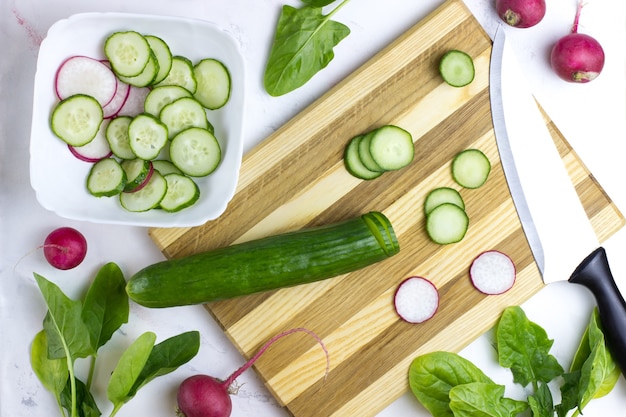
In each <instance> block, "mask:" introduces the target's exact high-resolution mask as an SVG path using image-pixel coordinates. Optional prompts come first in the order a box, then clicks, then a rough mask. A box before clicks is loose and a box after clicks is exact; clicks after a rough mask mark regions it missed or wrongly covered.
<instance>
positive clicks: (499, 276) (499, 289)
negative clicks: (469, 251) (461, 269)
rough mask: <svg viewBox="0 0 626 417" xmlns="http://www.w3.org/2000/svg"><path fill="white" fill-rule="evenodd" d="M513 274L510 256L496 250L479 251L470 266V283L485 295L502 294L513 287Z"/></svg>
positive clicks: (514, 272)
mask: <svg viewBox="0 0 626 417" xmlns="http://www.w3.org/2000/svg"><path fill="white" fill-rule="evenodd" d="M515 276H516V271H515V264H514V263H513V261H512V260H511V258H510V257H509V256H508V255H506V254H504V253H502V252H500V251H497V250H488V251H485V252H483V253H481V254H480V255H478V256H477V257H476V258H475V259H474V261H473V262H472V265H471V266H470V279H471V280H472V284H473V285H474V287H475V288H476V289H477V290H478V291H480V292H482V293H483V294H487V295H498V294H503V293H505V292H507V291H508V290H510V289H511V288H513V284H515Z"/></svg>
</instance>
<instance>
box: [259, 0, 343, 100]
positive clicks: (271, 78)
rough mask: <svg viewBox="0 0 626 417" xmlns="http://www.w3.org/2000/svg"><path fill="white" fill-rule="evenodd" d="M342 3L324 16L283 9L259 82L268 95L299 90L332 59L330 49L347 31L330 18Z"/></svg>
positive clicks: (315, 11)
mask: <svg viewBox="0 0 626 417" xmlns="http://www.w3.org/2000/svg"><path fill="white" fill-rule="evenodd" d="M345 2H346V0H344V2H342V3H341V4H340V5H339V6H338V7H337V8H336V9H335V10H333V12H331V13H330V14H328V15H323V14H322V9H321V8H319V7H309V6H305V7H303V8H301V9H296V8H294V7H291V6H288V5H285V6H283V9H282V12H281V14H280V18H279V20H278V23H277V26H276V34H275V36H274V41H273V43H272V49H271V51H270V55H269V59H268V62H267V66H266V68H265V75H264V80H263V81H264V85H265V90H266V91H267V92H268V93H269V94H270V95H272V96H280V95H283V94H286V93H288V92H290V91H293V90H295V89H296V88H298V87H301V86H302V85H304V84H305V83H306V82H307V81H309V80H310V79H311V78H312V77H313V76H314V75H315V74H316V73H317V72H318V71H320V70H321V69H323V68H325V67H326V66H327V65H328V63H329V62H330V61H331V60H332V59H333V58H334V52H333V48H334V47H335V46H336V45H337V44H339V42H341V40H343V39H344V38H345V37H346V36H348V34H350V29H349V28H348V27H347V26H345V25H344V24H342V23H339V22H335V21H333V20H331V19H330V17H331V16H332V14H333V13H335V12H336V11H337V10H338V9H339V7H341V6H342V5H343V4H344V3H345Z"/></svg>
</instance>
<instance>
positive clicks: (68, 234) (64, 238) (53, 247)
mask: <svg viewBox="0 0 626 417" xmlns="http://www.w3.org/2000/svg"><path fill="white" fill-rule="evenodd" d="M42 247H43V254H44V256H45V258H46V260H47V261H48V263H49V264H50V265H52V266H53V267H55V268H57V269H62V270H66V269H72V268H75V267H77V266H78V265H80V263H81V262H82V261H83V260H84V259H85V256H86V255H87V240H86V239H85V236H83V234H82V233H80V232H79V231H78V230H76V229H74V228H71V227H60V228H58V229H55V230H53V231H52V232H50V234H48V236H47V237H46V239H45V241H44V243H43V246H42Z"/></svg>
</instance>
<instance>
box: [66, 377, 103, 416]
mask: <svg viewBox="0 0 626 417" xmlns="http://www.w3.org/2000/svg"><path fill="white" fill-rule="evenodd" d="M70 387H71V384H70V383H69V381H68V383H67V385H66V387H65V390H64V391H63V395H62V397H61V401H62V405H63V408H65V409H66V410H68V411H71V406H72V393H71V388H70ZM75 387H76V402H77V403H78V406H77V416H78V417H100V416H101V415H102V413H101V412H100V409H99V408H98V405H97V404H96V400H95V399H94V398H93V395H92V394H91V392H90V391H89V388H87V386H86V385H85V383H84V382H83V381H81V380H80V379H78V378H76V379H75Z"/></svg>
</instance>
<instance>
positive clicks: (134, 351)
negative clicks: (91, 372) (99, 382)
mask: <svg viewBox="0 0 626 417" xmlns="http://www.w3.org/2000/svg"><path fill="white" fill-rule="evenodd" d="M155 340H156V335H155V334H154V333H152V332H145V333H143V334H142V335H141V336H139V337H138V338H137V339H136V340H135V341H134V342H133V343H132V344H131V345H130V346H129V347H128V348H127V349H126V350H125V351H124V353H122V356H121V357H120V360H119V362H118V363H117V366H116V367H115V369H114V370H113V374H111V379H110V380H109V385H108V387H107V397H108V398H109V400H110V401H111V402H112V403H113V412H112V413H111V416H113V415H115V413H117V411H118V410H119V409H120V408H121V407H122V405H124V404H125V403H127V402H128V401H129V400H130V399H131V398H132V395H130V393H131V390H132V388H133V386H134V385H135V383H136V382H137V378H139V375H140V374H141V371H142V370H143V368H144V366H145V365H146V363H147V362H148V358H149V357H150V353H151V352H152V348H153V347H154V342H155Z"/></svg>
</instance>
